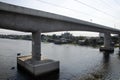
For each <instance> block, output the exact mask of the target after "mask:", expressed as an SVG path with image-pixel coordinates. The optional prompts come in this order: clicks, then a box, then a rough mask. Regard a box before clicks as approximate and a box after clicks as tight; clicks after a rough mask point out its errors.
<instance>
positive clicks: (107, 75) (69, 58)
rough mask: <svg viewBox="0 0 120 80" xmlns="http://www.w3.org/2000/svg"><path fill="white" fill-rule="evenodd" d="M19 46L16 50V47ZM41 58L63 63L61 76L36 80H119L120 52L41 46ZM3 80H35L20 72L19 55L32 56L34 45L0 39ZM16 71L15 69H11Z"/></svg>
mask: <svg viewBox="0 0 120 80" xmlns="http://www.w3.org/2000/svg"><path fill="white" fill-rule="evenodd" d="M16 44H17V46H16ZM41 44H42V48H41V49H42V55H43V56H45V57H48V58H50V59H54V60H59V61H60V72H59V74H57V73H52V74H47V75H44V76H43V77H39V78H38V79H36V80H119V79H120V69H119V67H120V56H119V55H118V51H119V50H118V48H116V49H115V52H114V54H109V53H107V52H104V53H100V52H99V49H97V48H91V47H84V46H76V45H68V44H66V45H55V44H52V43H41ZM0 45H2V46H0V80H35V79H33V78H31V76H28V75H26V74H24V73H21V72H19V71H17V66H16V57H17V53H21V55H30V54H31V42H30V41H24V40H9V39H0ZM12 67H15V68H14V69H11V68H12Z"/></svg>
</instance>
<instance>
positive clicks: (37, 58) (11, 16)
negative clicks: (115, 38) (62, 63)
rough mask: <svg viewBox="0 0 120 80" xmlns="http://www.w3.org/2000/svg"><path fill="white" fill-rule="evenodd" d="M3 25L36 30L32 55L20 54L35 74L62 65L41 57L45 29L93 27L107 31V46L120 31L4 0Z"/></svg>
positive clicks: (1, 7) (1, 5) (0, 6)
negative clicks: (24, 55) (42, 37)
mask: <svg viewBox="0 0 120 80" xmlns="http://www.w3.org/2000/svg"><path fill="white" fill-rule="evenodd" d="M0 28H3V29H10V30H17V31H23V32H32V57H31V58H30V57H28V56H27V57H20V58H18V65H20V66H22V67H24V68H25V69H27V70H28V71H30V72H31V73H33V74H34V75H39V74H42V73H45V72H48V71H52V70H55V69H59V62H58V61H54V60H42V59H41V50H40V48H41V44H40V40H41V37H40V34H41V33H42V32H44V33H45V32H54V31H91V32H100V33H104V35H105V36H104V37H105V38H104V49H105V50H111V49H112V48H111V45H110V43H111V37H110V34H120V30H118V29H114V28H110V27H107V26H103V25H99V24H95V23H90V22H86V21H82V20H78V19H74V18H70V17H66V16H62V15H57V14H53V13H48V12H44V11H40V10H34V9H29V8H25V7H20V6H16V5H11V4H7V3H2V2H0ZM28 59H30V61H28ZM43 63H44V64H43ZM45 63H46V64H45ZM48 63H49V64H48Z"/></svg>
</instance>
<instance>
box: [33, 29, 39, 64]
mask: <svg viewBox="0 0 120 80" xmlns="http://www.w3.org/2000/svg"><path fill="white" fill-rule="evenodd" d="M40 34H41V33H40V31H38V32H32V62H33V63H34V62H35V61H39V60H41V35H40Z"/></svg>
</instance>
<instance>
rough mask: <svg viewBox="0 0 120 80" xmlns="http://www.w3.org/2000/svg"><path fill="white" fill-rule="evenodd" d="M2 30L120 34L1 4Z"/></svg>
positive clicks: (79, 22)
mask: <svg viewBox="0 0 120 80" xmlns="http://www.w3.org/2000/svg"><path fill="white" fill-rule="evenodd" d="M0 18H1V19H0V23H1V24H0V28H4V29H12V30H18V31H26V32H35V31H38V30H40V31H41V32H53V31H92V32H103V33H104V32H106V31H107V32H110V33H115V34H118V33H119V32H120V30H118V29H114V28H110V27H107V26H103V25H99V24H95V23H90V22H87V21H83V20H78V19H74V18H70V17H66V16H62V15H57V14H53V13H48V12H44V11H40V10H34V9H29V8H25V7H20V6H16V5H11V4H7V3H2V2H0Z"/></svg>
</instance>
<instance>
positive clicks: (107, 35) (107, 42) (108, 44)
mask: <svg viewBox="0 0 120 80" xmlns="http://www.w3.org/2000/svg"><path fill="white" fill-rule="evenodd" d="M104 47H105V48H106V49H110V48H111V36H110V33H104Z"/></svg>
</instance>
